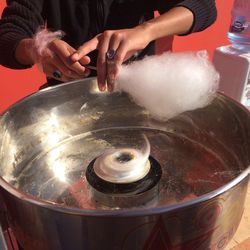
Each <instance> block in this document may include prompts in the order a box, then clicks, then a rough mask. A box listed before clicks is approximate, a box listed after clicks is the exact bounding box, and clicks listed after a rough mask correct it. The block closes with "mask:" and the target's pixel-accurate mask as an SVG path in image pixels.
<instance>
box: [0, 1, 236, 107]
mask: <svg viewBox="0 0 250 250" xmlns="http://www.w3.org/2000/svg"><path fill="white" fill-rule="evenodd" d="M216 4H217V10H218V18H217V21H216V23H215V24H214V25H213V26H211V27H209V28H208V29H207V30H205V31H203V32H200V33H196V34H192V35H189V36H187V37H175V38H174V42H173V51H190V50H192V51H194V50H203V49H206V50H207V51H208V52H209V55H210V58H211V59H212V57H213V52H214V49H215V48H217V47H219V46H222V45H226V44H228V43H229V42H228V41H227V38H226V33H227V30H228V27H229V22H230V10H231V7H232V4H233V0H226V1H225V0H216ZM4 6H5V1H3V0H1V2H0V13H2V10H3V8H4ZM44 82H45V77H44V76H43V74H41V73H40V72H39V71H38V69H37V68H36V67H33V68H32V69H28V70H11V69H7V68H4V67H2V66H0V112H1V111H3V110H5V109H7V108H8V107H9V106H10V105H11V104H13V103H14V102H16V101H17V100H19V99H20V98H22V97H24V96H27V95H29V94H31V93H33V92H35V91H37V89H38V88H39V86H40V85H41V84H42V83H44Z"/></svg>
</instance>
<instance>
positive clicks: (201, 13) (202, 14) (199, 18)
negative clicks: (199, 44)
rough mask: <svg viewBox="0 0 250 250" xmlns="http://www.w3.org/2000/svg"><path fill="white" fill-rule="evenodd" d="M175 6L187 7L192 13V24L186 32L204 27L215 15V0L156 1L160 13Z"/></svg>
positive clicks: (213, 19)
mask: <svg viewBox="0 0 250 250" xmlns="http://www.w3.org/2000/svg"><path fill="white" fill-rule="evenodd" d="M177 6H183V7H185V8H187V9H189V10H190V11H191V12H192V13H193V15H194V22H193V25H192V27H191V29H190V30H189V32H188V33H186V34H189V33H192V32H197V31H202V30H204V29H206V28H207V27H208V26H210V25H211V24H212V23H214V22H215V20H216V17H217V10H216V5H215V0H182V1H181V0H158V3H157V9H158V10H159V12H160V13H164V12H165V11H168V10H169V9H171V8H173V7H177Z"/></svg>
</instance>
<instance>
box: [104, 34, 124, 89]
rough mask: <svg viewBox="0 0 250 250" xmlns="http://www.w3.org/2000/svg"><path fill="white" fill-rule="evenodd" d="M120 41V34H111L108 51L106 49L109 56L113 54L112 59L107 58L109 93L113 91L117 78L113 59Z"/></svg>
mask: <svg viewBox="0 0 250 250" xmlns="http://www.w3.org/2000/svg"><path fill="white" fill-rule="evenodd" d="M121 40H122V36H121V34H120V33H113V35H112V36H111V38H110V42H109V49H108V52H107V54H108V53H110V52H111V55H112V54H113V58H110V59H109V56H107V86H108V90H109V91H110V92H112V91H113V89H114V82H115V79H116V76H117V71H118V69H117V64H116V60H115V57H116V53H117V50H118V48H119V46H120V43H121Z"/></svg>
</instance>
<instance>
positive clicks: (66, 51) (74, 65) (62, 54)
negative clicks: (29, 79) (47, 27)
mask: <svg viewBox="0 0 250 250" xmlns="http://www.w3.org/2000/svg"><path fill="white" fill-rule="evenodd" d="M50 47H51V49H52V51H53V52H54V54H55V55H56V56H57V57H58V58H60V59H61V61H62V62H63V64H64V65H65V67H67V68H68V69H69V70H71V71H73V72H75V73H77V74H79V75H81V76H84V75H85V73H86V72H85V67H83V66H82V65H81V64H80V63H79V62H72V61H71V60H70V56H71V54H72V53H73V52H74V51H75V49H74V48H72V47H71V46H70V45H68V44H66V43H65V42H63V41H54V42H52V43H51V44H50Z"/></svg>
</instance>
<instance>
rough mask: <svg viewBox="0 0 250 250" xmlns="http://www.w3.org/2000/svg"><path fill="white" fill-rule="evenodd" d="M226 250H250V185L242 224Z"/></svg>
mask: <svg viewBox="0 0 250 250" xmlns="http://www.w3.org/2000/svg"><path fill="white" fill-rule="evenodd" d="M224 250H250V183H249V185H248V191H247V197H246V203H245V211H244V214H243V217H242V220H241V223H240V225H239V228H238V230H237V231H236V234H235V235H234V237H233V239H232V240H231V241H230V242H229V245H228V246H227V247H226V248H225V249H224Z"/></svg>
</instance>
